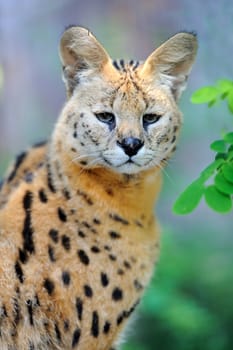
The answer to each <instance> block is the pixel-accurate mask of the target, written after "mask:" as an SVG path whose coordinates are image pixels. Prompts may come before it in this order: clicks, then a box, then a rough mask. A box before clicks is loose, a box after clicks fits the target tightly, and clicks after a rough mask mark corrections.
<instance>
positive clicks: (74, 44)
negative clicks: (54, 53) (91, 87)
mask: <svg viewBox="0 0 233 350" xmlns="http://www.w3.org/2000/svg"><path fill="white" fill-rule="evenodd" d="M60 58H61V62H62V65H63V72H64V81H65V84H66V88H67V94H68V96H70V95H71V94H72V92H73V90H74V88H75V86H76V85H77V82H78V79H79V77H80V74H89V73H92V72H95V73H98V72H100V71H101V70H102V69H103V67H104V65H105V64H106V63H107V62H108V61H109V60H110V57H109V55H108V54H107V52H106V51H105V49H104V48H103V46H102V45H101V44H100V43H99V42H98V41H97V39H96V38H95V37H94V35H92V33H91V32H90V31H89V30H88V29H86V28H83V27H77V26H71V27H70V28H68V29H67V30H66V31H65V32H64V34H63V36H62V38H61V42H60Z"/></svg>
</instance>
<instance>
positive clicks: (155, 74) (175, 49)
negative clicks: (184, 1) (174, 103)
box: [140, 33, 198, 100]
mask: <svg viewBox="0 0 233 350" xmlns="http://www.w3.org/2000/svg"><path fill="white" fill-rule="evenodd" d="M197 47H198V45H197V38H196V35H194V34H192V33H178V34H176V35H174V36H173V37H171V38H170V39H169V40H167V41H166V42H165V43H164V44H162V45H161V46H160V47H159V48H157V49H156V50H155V51H154V52H153V53H152V54H151V55H150V56H149V57H148V58H147V60H146V61H145V63H144V64H143V66H142V68H141V71H140V75H141V77H142V79H145V80H149V81H151V82H153V80H154V81H156V83H159V84H162V85H166V86H167V87H168V88H169V89H170V90H171V92H172V93H173V96H174V98H175V100H178V98H179V97H180V95H181V93H182V92H183V90H184V89H185V87H186V81H187V78H188V75H189V73H190V71H191V68H192V65H193V63H194V60H195V57H196V53H197Z"/></svg>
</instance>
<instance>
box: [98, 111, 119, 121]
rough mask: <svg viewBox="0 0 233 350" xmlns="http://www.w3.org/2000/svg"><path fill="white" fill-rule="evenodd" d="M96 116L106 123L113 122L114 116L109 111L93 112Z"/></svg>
mask: <svg viewBox="0 0 233 350" xmlns="http://www.w3.org/2000/svg"><path fill="white" fill-rule="evenodd" d="M95 116H96V118H97V119H98V120H99V121H100V122H102V123H106V124H113V123H114V124H115V116H114V114H112V113H109V112H102V113H95Z"/></svg>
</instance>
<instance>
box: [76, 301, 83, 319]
mask: <svg viewBox="0 0 233 350" xmlns="http://www.w3.org/2000/svg"><path fill="white" fill-rule="evenodd" d="M75 305H76V310H77V315H78V319H79V320H80V321H81V320H82V314H83V302H82V300H81V299H80V298H76V304H75Z"/></svg>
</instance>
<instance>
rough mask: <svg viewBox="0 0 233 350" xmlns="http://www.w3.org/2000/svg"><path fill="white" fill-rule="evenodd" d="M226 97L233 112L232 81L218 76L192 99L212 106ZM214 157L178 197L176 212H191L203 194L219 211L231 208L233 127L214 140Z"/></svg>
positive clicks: (232, 197)
mask: <svg viewBox="0 0 233 350" xmlns="http://www.w3.org/2000/svg"><path fill="white" fill-rule="evenodd" d="M218 101H224V102H225V103H227V105H228V110H229V112H230V114H233V81H232V80H228V79H222V80H219V81H218V82H217V83H216V84H215V85H213V86H206V87H203V88H201V89H199V90H197V91H195V92H194V94H193V95H192V98H191V102H192V103H195V104H201V103H207V104H208V106H209V107H211V108H212V107H213V106H214V105H215V104H216V102H218ZM210 149H211V150H212V151H214V152H215V153H216V154H215V159H214V161H213V162H212V163H211V164H210V165H208V166H207V167H206V168H205V169H204V170H203V171H202V172H201V173H200V175H199V177H198V178H197V179H196V180H194V181H193V182H192V183H191V184H190V185H189V186H188V187H187V188H186V189H185V190H184V191H183V192H182V193H181V194H180V196H179V197H178V198H177V200H176V202H175V203H174V206H173V211H174V213H175V214H180V215H182V214H189V213H191V212H192V211H193V210H194V209H195V208H196V207H197V206H198V204H199V203H200V201H201V199H202V198H203V197H204V199H205V201H206V203H207V205H208V206H209V207H210V208H211V209H213V210H215V211H217V212H219V213H227V212H229V211H231V210H232V203H233V131H231V132H227V133H224V134H223V135H222V138H221V139H219V140H216V141H214V142H212V143H211V145H210Z"/></svg>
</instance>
